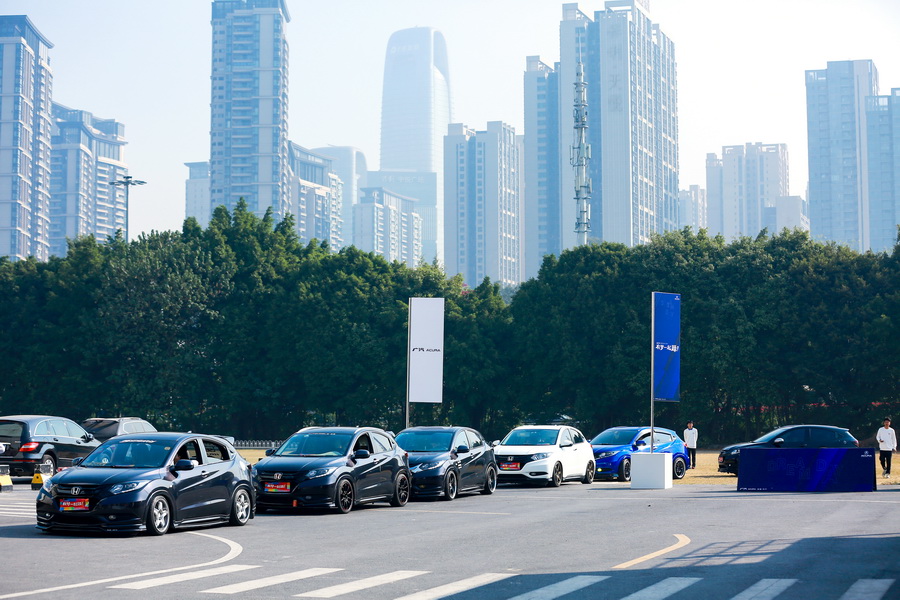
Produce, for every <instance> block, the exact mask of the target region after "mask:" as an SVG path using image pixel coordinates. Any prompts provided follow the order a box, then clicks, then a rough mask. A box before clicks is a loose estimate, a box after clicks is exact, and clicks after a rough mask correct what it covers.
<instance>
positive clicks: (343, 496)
mask: <svg viewBox="0 0 900 600" xmlns="http://www.w3.org/2000/svg"><path fill="white" fill-rule="evenodd" d="M355 502H356V490H354V489H353V482H352V481H350V478H349V477H341V478H340V479H338V482H337V483H336V484H334V507H335V508H336V509H337V511H338V512H339V513H341V514H343V515H346V514H347V513H348V512H350V511H351V510H353V505H354V503H355Z"/></svg>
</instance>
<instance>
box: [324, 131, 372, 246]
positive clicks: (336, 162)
mask: <svg viewBox="0 0 900 600" xmlns="http://www.w3.org/2000/svg"><path fill="white" fill-rule="evenodd" d="M312 152H315V153H316V154H319V155H321V156H324V157H327V158H329V159H331V160H332V168H333V169H334V173H335V174H336V175H337V176H338V177H340V179H341V181H342V182H343V184H344V187H343V193H342V194H341V198H342V200H341V219H342V220H343V222H344V244H345V245H348V246H349V245H355V246H359V244H358V243H357V242H356V240H355V239H354V237H353V236H354V231H355V229H354V225H353V218H354V216H353V215H354V211H353V207H354V206H355V205H357V204H358V203H359V199H360V190H362V189H363V188H365V187H368V183H366V177H367V175H368V167H367V166H366V155H365V154H363V153H362V152H361V151H360V150H359V149H357V148H353V147H352V146H327V147H325V148H313V149H312ZM336 249H339V248H336Z"/></svg>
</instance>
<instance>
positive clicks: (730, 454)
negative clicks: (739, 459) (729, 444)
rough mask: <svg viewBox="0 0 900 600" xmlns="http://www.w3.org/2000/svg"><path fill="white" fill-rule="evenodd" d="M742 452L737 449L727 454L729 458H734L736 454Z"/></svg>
mask: <svg viewBox="0 0 900 600" xmlns="http://www.w3.org/2000/svg"><path fill="white" fill-rule="evenodd" d="M740 451H741V449H740V448H735V449H734V450H729V451H728V452H726V454H727V455H728V456H734V455H735V454H737V453H738V452H740Z"/></svg>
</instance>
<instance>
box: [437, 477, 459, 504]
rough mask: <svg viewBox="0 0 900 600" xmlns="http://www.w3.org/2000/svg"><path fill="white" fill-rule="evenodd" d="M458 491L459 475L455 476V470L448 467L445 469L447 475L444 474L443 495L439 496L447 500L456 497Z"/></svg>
mask: <svg viewBox="0 0 900 600" xmlns="http://www.w3.org/2000/svg"><path fill="white" fill-rule="evenodd" d="M458 493H459V477H457V476H456V471H454V470H453V469H450V470H448V471H447V475H446V476H444V495H443V496H441V498H443V499H444V500H446V501H448V502H449V501H451V500H453V499H454V498H456V495H457V494H458Z"/></svg>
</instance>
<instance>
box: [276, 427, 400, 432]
mask: <svg viewBox="0 0 900 600" xmlns="http://www.w3.org/2000/svg"><path fill="white" fill-rule="evenodd" d="M312 431H315V432H317V433H357V432H361V431H377V432H378V433H387V432H386V431H385V430H384V429H381V428H379V427H304V428H303V429H299V430H297V431H295V432H294V433H303V432H307V433H309V432H312Z"/></svg>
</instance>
